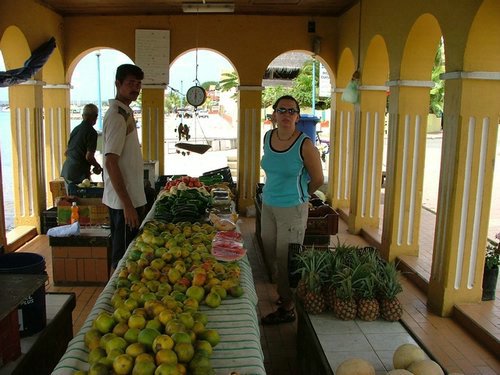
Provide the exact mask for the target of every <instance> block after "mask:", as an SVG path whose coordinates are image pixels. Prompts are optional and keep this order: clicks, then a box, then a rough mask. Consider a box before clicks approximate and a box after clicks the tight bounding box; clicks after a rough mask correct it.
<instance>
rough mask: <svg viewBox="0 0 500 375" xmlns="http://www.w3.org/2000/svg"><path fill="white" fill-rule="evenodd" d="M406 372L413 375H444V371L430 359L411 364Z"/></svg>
mask: <svg viewBox="0 0 500 375" xmlns="http://www.w3.org/2000/svg"><path fill="white" fill-rule="evenodd" d="M408 371H410V372H412V373H413V374H414V375H444V371H443V369H442V368H441V366H439V365H438V364H437V363H436V362H434V361H432V360H430V359H424V360H421V361H416V362H413V363H412V364H411V365H410V366H409V367H408Z"/></svg>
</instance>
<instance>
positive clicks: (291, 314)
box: [261, 307, 295, 325]
mask: <svg viewBox="0 0 500 375" xmlns="http://www.w3.org/2000/svg"><path fill="white" fill-rule="evenodd" d="M294 320H295V311H294V309H291V310H285V309H284V308H283V307H278V310H276V311H275V312H272V313H270V314H268V315H266V316H265V317H263V318H262V319H261V321H262V324H264V325H271V324H281V323H291V322H293V321H294Z"/></svg>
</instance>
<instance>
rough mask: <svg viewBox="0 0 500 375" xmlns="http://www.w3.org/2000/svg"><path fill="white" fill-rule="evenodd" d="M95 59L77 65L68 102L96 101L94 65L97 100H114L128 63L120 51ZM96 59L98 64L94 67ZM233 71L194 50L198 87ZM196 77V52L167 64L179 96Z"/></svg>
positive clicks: (3, 91)
mask: <svg viewBox="0 0 500 375" xmlns="http://www.w3.org/2000/svg"><path fill="white" fill-rule="evenodd" d="M99 52H100V56H99V59H98V58H97V55H96V51H94V52H91V53H89V54H88V55H87V56H85V57H84V58H82V60H80V62H79V63H78V65H77V67H76V68H75V71H74V73H73V76H72V77H71V85H72V87H73V88H72V90H71V101H72V102H87V101H94V102H97V101H98V98H99V85H98V66H99V67H100V76H101V79H100V81H101V88H100V91H101V93H100V94H101V100H103V101H104V100H107V99H111V98H114V96H115V87H114V76H115V71H116V67H117V66H118V65H120V64H124V63H132V61H131V60H130V59H129V58H128V57H127V56H126V55H124V54H122V53H121V52H118V51H115V50H111V49H103V50H100V51H99ZM98 60H99V65H98ZM228 70H229V71H231V70H233V68H232V66H231V64H230V63H229V61H228V60H226V58H225V57H223V56H221V55H219V54H217V53H216V52H212V51H208V50H202V49H199V50H198V81H199V83H200V84H202V83H203V82H206V81H219V80H220V75H221V73H222V72H224V71H228ZM0 71H5V65H4V62H3V57H2V56H1V53H0ZM195 78H196V52H195V51H191V52H187V53H185V54H184V55H182V56H180V57H179V58H177V59H176V60H175V62H173V63H171V68H170V72H169V80H170V82H169V86H171V87H173V88H174V89H176V90H179V91H181V92H183V93H186V91H187V89H188V88H189V87H191V86H192V85H193V84H194V81H195ZM7 100H8V90H7V88H0V101H7Z"/></svg>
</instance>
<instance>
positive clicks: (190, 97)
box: [186, 86, 207, 107]
mask: <svg viewBox="0 0 500 375" xmlns="http://www.w3.org/2000/svg"><path fill="white" fill-rule="evenodd" d="M206 98H207V93H206V92H205V90H204V89H203V87H201V86H193V87H190V88H189V90H188V91H187V93H186V100H187V102H188V103H189V104H191V105H192V106H193V107H198V106H200V105H202V104H203V103H205V100H206Z"/></svg>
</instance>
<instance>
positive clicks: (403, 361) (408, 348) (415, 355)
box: [392, 344, 427, 369]
mask: <svg viewBox="0 0 500 375" xmlns="http://www.w3.org/2000/svg"><path fill="white" fill-rule="evenodd" d="M426 358H427V356H426V355H425V352H424V351H423V350H422V349H421V348H420V347H419V346H417V345H415V344H403V345H400V346H399V347H398V348H397V349H396V351H395V352H394V355H393V356H392V364H393V366H394V368H395V369H407V368H408V366H410V365H411V364H412V363H413V362H415V361H421V360H423V359H426Z"/></svg>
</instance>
